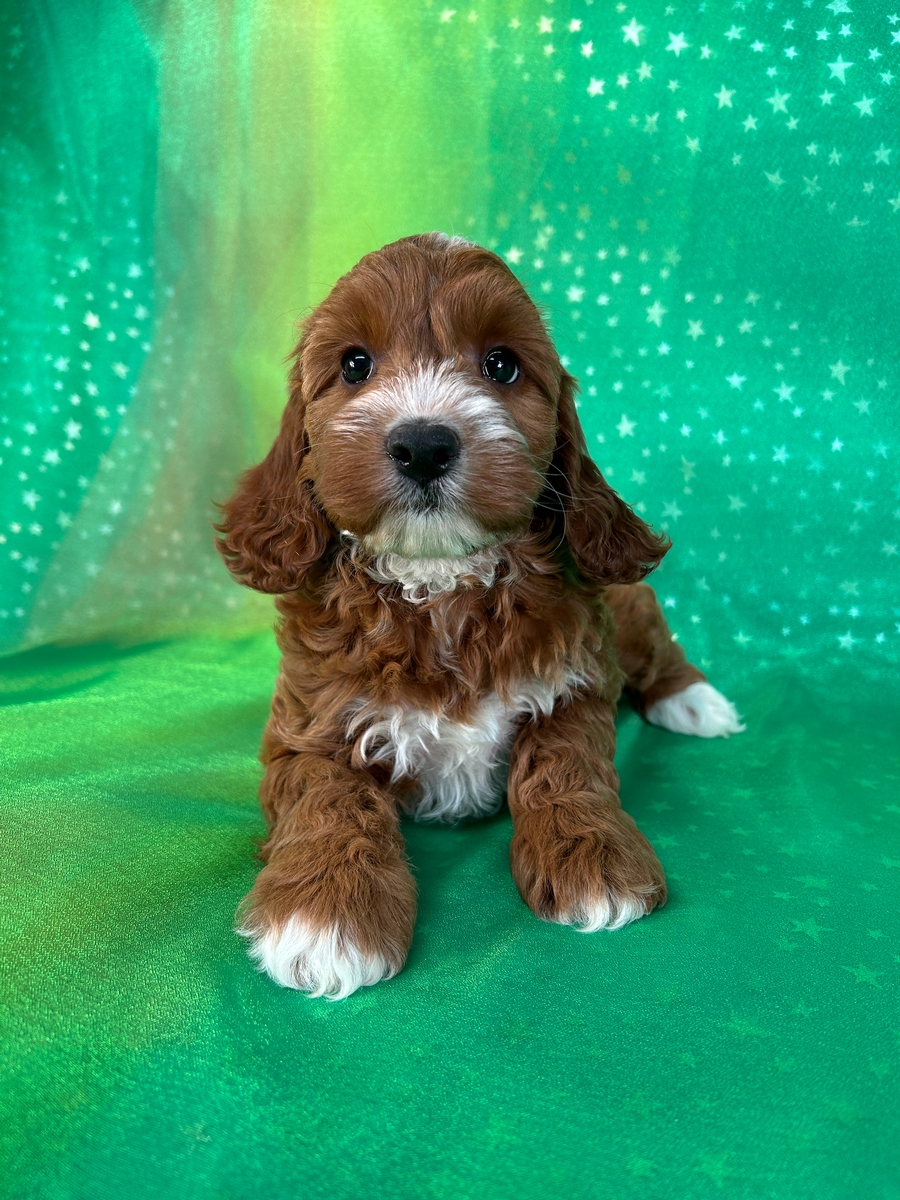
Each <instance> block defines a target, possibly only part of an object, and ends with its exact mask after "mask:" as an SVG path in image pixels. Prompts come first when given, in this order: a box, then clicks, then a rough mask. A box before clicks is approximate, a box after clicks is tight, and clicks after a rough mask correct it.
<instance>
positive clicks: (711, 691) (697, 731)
mask: <svg viewBox="0 0 900 1200" xmlns="http://www.w3.org/2000/svg"><path fill="white" fill-rule="evenodd" d="M647 720H648V721H649V722H650V724H651V725H661V726H662V728H663V729H671V730H672V732H673V733H688V734H693V735H694V737H706V738H711V737H729V736H730V735H731V734H732V733H743V731H744V730H745V729H746V728H747V726H746V725H743V724H742V723H741V718H740V717H739V716H738V713H737V709H736V708H735V707H734V705H733V704H732V703H731V701H730V700H726V698H725V697H724V696H723V695H722V693H721V692H717V691H716V689H715V688H714V687H713V686H712V684H709V683H692V684H691V685H690V687H686V688H685V689H684V691H683V692H676V693H675V695H674V696H666V698H665V700H657V702H656V703H655V704H654V705H652V706H651V707H650V708H648V709H647Z"/></svg>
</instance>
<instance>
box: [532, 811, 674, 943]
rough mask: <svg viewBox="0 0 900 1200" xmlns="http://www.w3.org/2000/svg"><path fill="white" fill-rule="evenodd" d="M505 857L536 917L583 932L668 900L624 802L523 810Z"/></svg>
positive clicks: (615, 924)
mask: <svg viewBox="0 0 900 1200" xmlns="http://www.w3.org/2000/svg"><path fill="white" fill-rule="evenodd" d="M510 863H511V867H512V873H513V879H514V880H515V882H516V887H517V888H518V889H519V893H520V895H521V896H522V899H523V900H524V901H525V903H526V904H527V905H528V907H529V908H530V909H531V910H532V912H534V913H535V915H536V916H538V917H540V918H541V919H542V920H544V921H554V922H556V923H558V924H560V925H574V926H576V927H577V928H578V929H579V930H580V931H581V932H582V933H594V932H596V931H597V930H598V929H620V928H621V927H622V926H623V925H627V924H628V923H629V922H631V921H636V920H637V919H638V918H639V917H643V916H644V915H645V914H646V913H648V912H650V911H651V910H652V909H654V908H656V907H658V906H660V905H663V904H665V902H666V881H665V875H664V874H663V869H662V866H661V865H660V863H659V859H658V858H657V857H656V855H655V854H654V852H653V849H652V847H651V846H650V843H649V842H648V841H647V839H646V838H645V837H644V835H643V834H642V833H641V832H640V830H639V829H638V828H637V826H636V825H635V823H634V821H632V819H631V817H629V816H628V814H627V813H624V812H622V810H621V809H614V808H611V807H610V808H601V809H598V810H597V811H595V810H594V809H588V810H585V809H584V808H583V807H580V806H578V805H572V806H568V805H566V804H565V803H560V804H555V805H552V806H548V807H547V808H543V809H540V810H538V811H536V812H529V813H522V814H520V815H519V816H518V817H517V818H516V823H515V833H514V834H513V840H512V845H511V847H510Z"/></svg>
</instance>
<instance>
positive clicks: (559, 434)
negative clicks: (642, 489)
mask: <svg viewBox="0 0 900 1200" xmlns="http://www.w3.org/2000/svg"><path fill="white" fill-rule="evenodd" d="M575 386H576V385H575V380H574V379H573V378H572V377H571V375H567V374H563V378H562V384H561V387H560V397H559V408H558V416H557V430H556V451H555V453H554V457H553V475H554V486H556V487H557V488H558V490H559V491H560V492H561V493H562V497H561V499H562V504H563V511H564V516H565V537H566V541H567V542H568V545H569V549H570V550H571V552H572V558H573V559H574V561H575V565H576V566H577V567H578V569H579V571H580V572H581V574H582V575H585V576H586V577H587V578H588V579H593V580H595V581H596V582H597V583H603V584H608V583H637V582H638V581H639V580H641V579H644V578H645V577H646V576H647V575H649V574H650V572H651V571H652V570H653V569H654V567H657V566H658V565H659V563H660V561H661V559H662V557H663V555H664V554H665V553H666V552H667V551H668V549H669V548H670V546H671V545H672V543H671V542H670V541H669V539H668V538H667V537H666V536H665V534H659V533H654V531H653V530H652V529H651V528H650V527H649V525H646V524H645V523H644V522H643V521H642V520H641V518H640V517H639V516H637V515H636V513H634V512H633V511H632V510H631V509H630V508H629V507H628V505H627V504H626V503H625V502H624V500H620V499H619V497H618V496H617V495H616V493H615V492H614V491H613V490H612V488H611V487H610V486H609V484H608V483H607V482H606V480H605V479H604V478H603V476H602V475H601V474H600V472H599V470H598V469H597V467H596V466H595V465H594V463H593V462H592V461H591V458H590V456H589V454H588V452H587V445H586V444H585V440H584V432H583V430H582V428H581V422H580V421H579V420H578V413H577V411H576V409H575Z"/></svg>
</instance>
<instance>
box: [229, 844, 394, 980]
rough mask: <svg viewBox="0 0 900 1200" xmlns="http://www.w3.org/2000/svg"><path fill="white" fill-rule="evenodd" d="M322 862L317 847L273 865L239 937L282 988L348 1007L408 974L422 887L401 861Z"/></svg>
mask: <svg viewBox="0 0 900 1200" xmlns="http://www.w3.org/2000/svg"><path fill="white" fill-rule="evenodd" d="M317 850H318V851H319V852H318V853H317ZM322 861H323V860H322V855H321V847H318V848H317V847H316V846H315V844H314V843H307V844H304V845H301V846H300V847H291V853H289V854H287V855H283V856H276V857H275V858H273V859H272V860H270V862H269V863H268V865H267V866H265V867H264V868H263V870H262V871H261V872H260V873H259V875H258V876H257V880H256V884H255V886H254V888H253V891H252V892H251V893H250V895H249V896H248V897H247V899H246V901H245V903H244V906H243V913H242V916H241V920H240V925H239V927H238V929H237V932H238V933H240V934H241V935H242V936H244V937H246V938H248V940H249V942H250V945H249V948H248V949H249V954H250V957H251V958H252V959H254V961H255V962H256V964H257V967H258V968H259V970H261V971H265V972H266V974H267V975H268V976H269V977H270V978H271V979H273V980H274V981H275V982H276V983H278V984H280V985H281V986H282V987H289V988H296V989H297V990H298V991H301V992H306V994H307V995H308V996H312V997H316V996H325V997H326V998H327V999H329V1000H343V999H344V998H345V997H347V996H350V995H352V994H353V992H355V991H356V990H357V989H358V988H361V987H368V986H369V985H371V984H373V983H378V982H380V980H382V979H390V978H392V976H394V975H397V974H398V973H399V972H400V971H401V970H402V969H403V964H404V963H405V962H406V955H407V951H408V950H409V944H410V941H411V940H412V931H413V925H414V923H415V916H416V887H415V884H414V882H413V879H412V876H411V875H410V873H409V869H408V868H407V866H406V864H405V862H403V861H401V860H400V859H399V857H397V856H385V857H384V858H382V859H381V860H380V861H379V859H378V857H377V856H374V855H373V856H371V857H370V856H369V855H365V854H357V855H356V856H354V855H353V854H352V853H351V852H349V851H348V852H346V853H342V854H341V855H340V856H339V857H338V859H337V861H334V862H333V863H332V865H331V869H330V870H323V868H322Z"/></svg>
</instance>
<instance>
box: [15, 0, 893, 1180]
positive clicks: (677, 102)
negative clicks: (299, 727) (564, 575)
mask: <svg viewBox="0 0 900 1200" xmlns="http://www.w3.org/2000/svg"><path fill="white" fill-rule="evenodd" d="M619 7H620V6H612V5H600V4H589V3H585V4H582V3H580V0H579V2H577V3H576V0H572V2H571V3H563V2H562V0H555V2H554V3H553V4H549V3H548V4H537V3H535V2H533V0H524V3H521V4H513V3H512V0H488V2H487V3H485V4H483V5H478V6H477V7H476V8H474V9H459V10H454V9H452V8H451V7H450V6H446V7H442V6H441V5H437V4H432V3H428V2H427V0H423V2H422V3H421V4H418V3H417V4H413V5H397V4H392V3H391V4H389V3H386V2H385V3H382V2H381V0H379V2H378V3H372V2H370V0H367V2H365V3H363V2H362V0H343V2H342V3H340V4H337V3H333V2H325V0H316V2H315V3H311V2H310V0H304V2H301V3H288V2H287V0H232V2H227V0H221V2H220V3H216V2H214V0H208V2H207V0H203V2H202V3H196V2H193V0H192V2H190V3H189V2H187V0H169V2H168V3H160V2H155V0H135V2H134V3H129V2H126V0H100V2H93V0H91V2H88V0H71V2H69V0H67V2H66V3H65V4H47V3H45V2H44V3H42V2H41V0H30V2H28V3H25V2H24V0H20V2H19V3H18V4H14V5H7V6H6V8H4V10H3V12H2V13H0V29H2V31H3V40H2V42H0V46H2V49H0V55H2V56H4V69H3V71H0V113H2V126H3V140H2V145H0V151H2V158H0V161H2V164H3V169H2V171H0V181H2V182H0V186H2V192H0V283H2V286H3V299H2V305H0V306H2V309H3V315H2V320H3V330H2V334H0V339H2V343H3V344H2V346H0V368H2V370H0V651H2V653H3V654H5V655H6V656H7V657H6V658H5V660H4V663H3V669H2V680H3V683H2V686H3V689H4V690H3V696H4V699H5V701H6V704H5V706H4V708H3V719H2V730H0V737H2V742H3V754H4V772H3V779H2V783H0V789H2V800H3V827H4V833H5V839H4V847H5V848H4V869H3V872H2V875H0V878H2V887H3V889H4V893H5V896H4V902H3V905H2V909H0V953H2V956H3V957H2V963H3V966H2V994H0V998H2V1013H0V1019H2V1022H3V1036H2V1043H0V1044H2V1056H3V1064H4V1066H3V1069H4V1075H5V1078H4V1083H3V1087H2V1091H0V1116H2V1118H3V1119H2V1120H0V1137H2V1138H3V1142H4V1147H5V1149H4V1152H3V1153H4V1156H5V1157H4V1159H3V1166H2V1170H0V1193H2V1194H3V1195H9V1196H10V1197H15V1198H16V1200H19V1198H20V1197H28V1198H32V1197H33V1198H35V1200H38V1198H39V1200H59V1198H65V1200H75V1198H78V1200H81V1198H85V1200H88V1198H90V1200H94V1198H96V1197H106V1196H110V1197H113V1196H121V1195H128V1196H135V1197H151V1196H159V1197H167V1198H168V1197H175V1198H177V1200H181V1198H185V1200H186V1198H188V1197H190V1198H193V1197H207V1196H208V1197H240V1198H243V1197H248V1198H249V1197H254V1198H255V1197H263V1196H265V1197H266V1198H267V1200H268V1198H270V1197H272V1198H274V1197H285V1198H287V1197H290V1198H292V1200H293V1197H296V1196H309V1197H319V1196H321V1197H323V1198H324V1197H326V1196H327V1197H335V1196H337V1197H347V1198H351V1197H353V1198H355V1197H359V1196H369V1195H386V1196H397V1197H404V1198H405V1197H409V1198H410V1200H412V1198H416V1200H418V1198H419V1197H432V1196H433V1197H438V1196H445V1195H450V1194H453V1195H461V1196H466V1197H485V1200H488V1198H490V1200H495V1198H498V1197H500V1198H502V1197H506V1196H510V1197H515V1198H516V1200H521V1198H522V1197H528V1198H529V1200H530V1198H531V1197H534V1198H535V1200H537V1198H538V1197H543V1196H546V1195H560V1194H562V1193H563V1192H565V1193H566V1194H570V1195H572V1196H573V1197H575V1198H578V1200H580V1198H581V1197H584V1198H585V1200H587V1198H588V1197H590V1198H591V1200H593V1198H594V1197H596V1196H599V1195H609V1196H614V1197H619V1196H626V1197H627V1196H634V1197H636V1198H637V1197H640V1198H641V1200H643V1198H645V1197H656V1196H658V1197H660V1198H663V1197H664V1198H665V1200H669V1198H670V1197H673V1196H677V1197H679V1198H682V1197H683V1198H691V1200H693V1197H704V1196H707V1195H726V1196H729V1197H730V1196H740V1197H747V1198H748V1200H756V1198H757V1197H761V1196H772V1197H777V1198H779V1200H781V1198H784V1200H796V1198H805V1197H810V1198H812V1197H816V1198H817V1200H819V1198H822V1197H834V1198H835V1200H837V1198H841V1200H843V1198H845V1197H846V1198H848V1200H849V1198H850V1197H854V1198H855V1197H857V1196H871V1197H876V1198H877V1200H888V1198H894V1197H896V1196H897V1195H898V1194H900V1162H898V1155H897V1152H896V1146H897V1144H898V1142H900V1136H898V1134H900V1130H898V1128H897V1118H896V1112H897V1107H898V1105H897V1102H898V1094H897V1050H898V1042H897V1027H898V1026H897V1018H898V988H897V982H898V977H897V972H898V969H900V944H898V936H897V935H898V918H897V912H898V890H900V889H898V880H900V844H898V842H900V835H898V829H897V820H898V803H900V793H898V784H897V780H898V764H897V741H898V732H900V723H898V706H897V684H896V679H897V667H898V647H900V608H898V600H897V597H898V594H900V580H898V563H900V526H898V520H900V509H898V502H900V493H898V490H897V488H898V482H900V481H898V477H897V470H896V454H897V449H898V445H900V438H898V429H900V423H898V418H897V407H896V404H897V401H896V392H897V374H896V347H897V344H898V333H900V309H898V306H897V304H896V273H897V262H898V253H897V251H898V229H900V173H898V164H900V145H898V143H897V130H898V128H900V122H898V102H897V97H898V95H900V16H898V14H895V13H893V12H892V11H889V10H888V9H887V7H885V8H884V9H883V10H882V8H878V9H877V11H876V8H875V7H872V6H870V5H865V6H864V5H860V4H857V5H856V6H855V10H854V11H851V7H852V6H851V5H849V4H847V3H844V2H843V0H834V2H833V3H830V4H828V5H823V4H821V3H820V2H819V0H815V3H814V4H810V5H809V6H807V4H806V3H804V2H802V0H798V2H797V3H793V4H782V5H777V6H774V7H764V6H762V5H754V4H750V3H748V4H746V5H744V6H742V7H738V8H733V7H732V6H731V5H730V4H726V3H724V0H721V2H720V0H715V2H710V3H707V4H705V5H701V6H699V11H696V12H695V11H693V10H692V11H690V12H688V11H684V12H681V10H680V9H678V8H673V9H672V11H671V12H670V11H668V10H666V11H663V9H662V8H661V7H659V6H656V7H654V6H648V7H647V10H646V11H643V12H642V11H640V10H639V9H637V8H635V9H631V8H622V11H619ZM433 228H439V229H444V230H447V231H448V232H454V233H460V234H463V235H465V236H467V237H471V238H473V239H475V240H477V241H479V242H481V243H483V244H485V245H487V246H490V247H492V248H493V249H496V250H497V252H498V253H500V254H502V255H503V256H504V257H505V258H506V260H507V261H508V262H509V263H510V265H511V266H512V267H513V268H514V269H515V270H516V271H517V273H518V274H519V276H520V277H521V278H522V280H523V282H524V283H525V285H526V286H527V287H528V288H529V290H530V292H531V294H532V295H533V296H534V298H535V299H536V300H537V301H538V302H539V303H540V304H541V305H542V306H543V307H544V310H545V312H546V314H547V318H548V321H549V323H550V325H551V327H552V329H553V332H554V336H555V338H556V341H557V344H558V346H559V349H560V352H561V354H562V355H563V356H564V361H565V363H566V365H567V366H568V368H569V369H570V370H571V371H572V372H573V373H574V374H575V375H577V376H578V377H579V379H580V381H581V385H582V395H581V410H580V411H581V417H582V420H583V423H584V426H585V430H586V433H587V437H588V441H589V445H590V447H591V450H592V452H593V453H594V455H595V457H596V459H597V461H598V463H599V465H600V466H601V467H602V469H603V470H604V472H605V474H606V475H607V477H608V478H609V480H610V482H611V483H612V484H613V485H614V486H615V487H616V488H617V489H618V490H619V491H620V493H621V494H622V495H623V496H624V498H625V499H626V500H627V501H628V502H629V503H631V504H633V505H634V506H635V507H636V509H637V510H638V511H639V512H640V513H642V514H643V515H644V516H645V518H646V519H647V520H649V521H651V522H652V523H654V524H655V525H656V526H657V527H658V528H664V529H666V530H667V531H668V532H669V534H670V535H671V537H672V539H673V542H674V548H673V550H672V552H671V553H670V554H669V556H668V558H667V559H666V560H665V562H664V563H663V565H662V567H661V569H660V571H659V572H658V573H657V575H656V576H655V586H656V587H657V590H658V592H659V594H660V597H661V599H662V602H663V604H664V609H665V612H666V616H667V618H668V619H669V621H670V622H671V624H672V627H673V629H674V631H675V632H676V634H677V636H678V637H679V638H680V639H681V641H682V643H683V644H684V645H685V648H686V649H687V651H688V653H689V655H690V657H691V658H692V659H693V660H694V661H696V662H698V663H699V665H701V667H703V669H704V670H705V671H707V673H708V674H709V675H710V677H711V679H712V680H713V682H714V683H715V684H716V685H717V686H719V687H721V688H722V690H724V691H725V692H727V694H728V695H729V696H730V697H731V698H732V699H734V700H735V701H736V703H737V705H738V707H739V709H740V710H741V712H742V713H743V714H744V715H745V717H746V719H747V722H748V728H747V732H746V733H744V734H742V735H741V736H740V737H736V738H733V739H730V740H729V741H727V742H718V741H717V742H712V743H709V742H699V741H693V740H690V739H687V738H682V737H679V736H676V735H672V734H666V733H664V732H663V731H659V730H655V729H651V728H648V727H647V726H645V725H643V724H642V723H641V722H640V721H638V720H637V718H636V717H634V716H633V715H632V714H623V716H622V719H621V728H620V748H619V755H618V760H617V761H618V765H619V769H620V771H621V775H622V794H623V798H624V802H625V805H626V807H627V808H628V809H629V810H630V811H631V812H632V813H633V814H634V816H635V817H636V819H637V820H638V822H639V823H640V825H641V827H642V828H643V829H644V830H645V832H646V833H647V834H648V836H649V837H650V838H651V839H652V840H653V842H654V844H655V845H656V846H657V848H658V850H659V852H660V855H661V857H662V859H663V862H664V865H665V866H666V869H667V871H668V873H669V878H670V881H671V900H670V902H669V904H668V906H667V907H666V908H665V909H664V910H663V911H661V912H660V913H657V914H655V915H653V916H652V917H651V918H649V919H648V920H646V921H641V922H639V923H637V924H636V925H633V926H630V927H628V928H627V929H625V930H622V931H618V932H616V933H614V934H599V935H593V936H581V935H578V934H576V933H574V932H572V931H571V930H566V929H559V928H554V927H549V926H545V925H542V924H540V923H539V922H537V921H535V920H534V919H533V918H532V917H531V915H530V914H529V913H528V911H527V910H526V909H525V908H524V906H523V905H522V904H521V902H520V901H519V899H518V897H517V895H516V893H515V889H514V888H513V885H512V883H511V880H510V878H509V874H508V870H507V866H506V856H507V844H508V840H509V824H508V818H507V817H506V816H499V817H497V818H496V819H494V820H492V821H488V822H485V823H483V824H478V825H473V826H468V827H465V828H460V829H449V830H448V829H440V828H435V829H431V828H423V827H418V826H411V827H410V828H409V829H408V831H407V833H408V842H409V848H410V853H411V855H412V858H413V862H414V864H415V866H416V869H417V873H418V877H419V882H420V888H421V909H420V919H419V923H418V926H417V931H416V941H415V945H414V948H413V952H412V955H411V958H410V961H409V965H408V967H407V969H406V970H405V972H404V973H403V974H402V975H401V976H400V977H399V978H398V979H396V980H394V981H391V982H389V983H387V984H384V985H381V986H379V987H377V988H373V989H366V990H364V991H363V992H362V993H361V994H358V995H356V996H353V997H351V998H350V999H349V1000H347V1001H345V1002H342V1003H340V1004H337V1005H330V1004H328V1003H326V1002H324V1001H319V1002H310V1001H307V1000H306V999H305V998H304V997H302V996H298V995H295V994H290V993H286V992H283V991H280V990H279V989H277V988H276V987H275V986H274V985H272V984H271V983H269V982H268V981H267V980H265V979H264V978H262V977H259V976H257V975H256V974H254V973H253V971H252V970H251V968H250V965H249V963H248V960H247V959H246V957H245V955H244V950H243V947H242V945H241V944H240V943H239V941H238V939H237V938H236V937H234V935H233V934H232V932H231V924H232V916H233V912H234V908H235V906H236V904H237V902H238V901H239V899H240V898H241V896H242V895H243V894H245V892H246V891H247V890H248V888H249V887H250V885H251V883H252V879H253V875H254V872H255V870H256V869H257V868H256V865H255V863H254V861H253V849H254V839H255V838H257V837H259V836H260V834H261V832H262V824H261V819H260V816H259V813H258V808H257V804H256V799H255V789H256V785H257V780H258V767H257V765H256V762H255V757H254V756H255V751H256V747H257V744H258V740H259V735H260V732H261V729H262V725H263V722H264V720H265V714H266V708H267V703H268V698H269V696H270V694H271V688H272V681H273V676H274V671H275V667H276V656H275V650H274V645H273V642H272V638H271V634H270V633H268V632H267V630H268V629H269V627H270V625H271V620H272V607H271V603H270V602H269V601H267V600H261V599H260V598H258V597H253V596H251V595H249V594H247V593H245V592H242V591H241V590H240V589H238V588H237V587H235V586H234V585H233V584H232V582H231V581H230V580H229V578H228V577H227V574H226V573H225V571H224V569H223V568H222V566H221V563H220V562H219V561H218V559H217V558H216V556H215V553H214V551H213V549H212V545H211V536H210V521H211V520H212V519H214V516H215V508H214V505H213V501H214V500H218V499H222V498H223V497H224V496H225V495H226V494H227V493H228V491H229V490H230V488H231V487H232V486H233V481H234V479H235V477H236V475H237V473H238V471H239V470H240V469H241V468H242V467H244V466H246V465H247V464H248V463H250V462H252V461H254V460H256V459H257V458H258V457H259V456H260V455H261V454H262V453H263V451H264V450H265V448H266V446H267V445H268V443H269V442H270V440H271V438H272V436H273V432H274V429H275V427H276V423H277V418H278V414H279V411H280V408H281V406H282V403H283V395H284V393H283V380H284V366H283V362H282V359H283V356H284V355H285V354H286V353H287V352H288V351H289V349H290V347H291V344H292V341H293V339H294V338H295V337H296V322H297V321H298V319H300V318H301V317H302V316H303V314H304V312H306V311H308V309H309V307H310V306H311V305H313V304H315V303H316V302H317V301H318V300H319V299H320V298H321V297H322V296H323V295H324V294H325V293H326V292H327V290H328V289H329V287H330V286H331V285H332V283H333V282H334V280H335V279H336V278H337V277H338V276H339V275H340V273H341V272H342V271H345V270H347V269H349V267H350V266H351V265H352V264H353V263H354V262H355V261H356V260H357V259H358V258H359V256H360V255H361V254H363V253H365V252H366V251H368V250H370V249H373V248H375V247H377V246H379V245H381V244H383V243H384V242H386V241H388V240H391V239H392V238H396V237H400V236H403V235H406V234H410V233H415V232H421V231H422V230H427V229H433ZM66 643H68V644H69V648H62V649H61V648H59V647H60V645H61V644H66ZM72 643H87V645H83V646H82V647H81V648H79V647H78V646H77V645H76V646H74V647H73V646H72V645H71V644H72Z"/></svg>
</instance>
